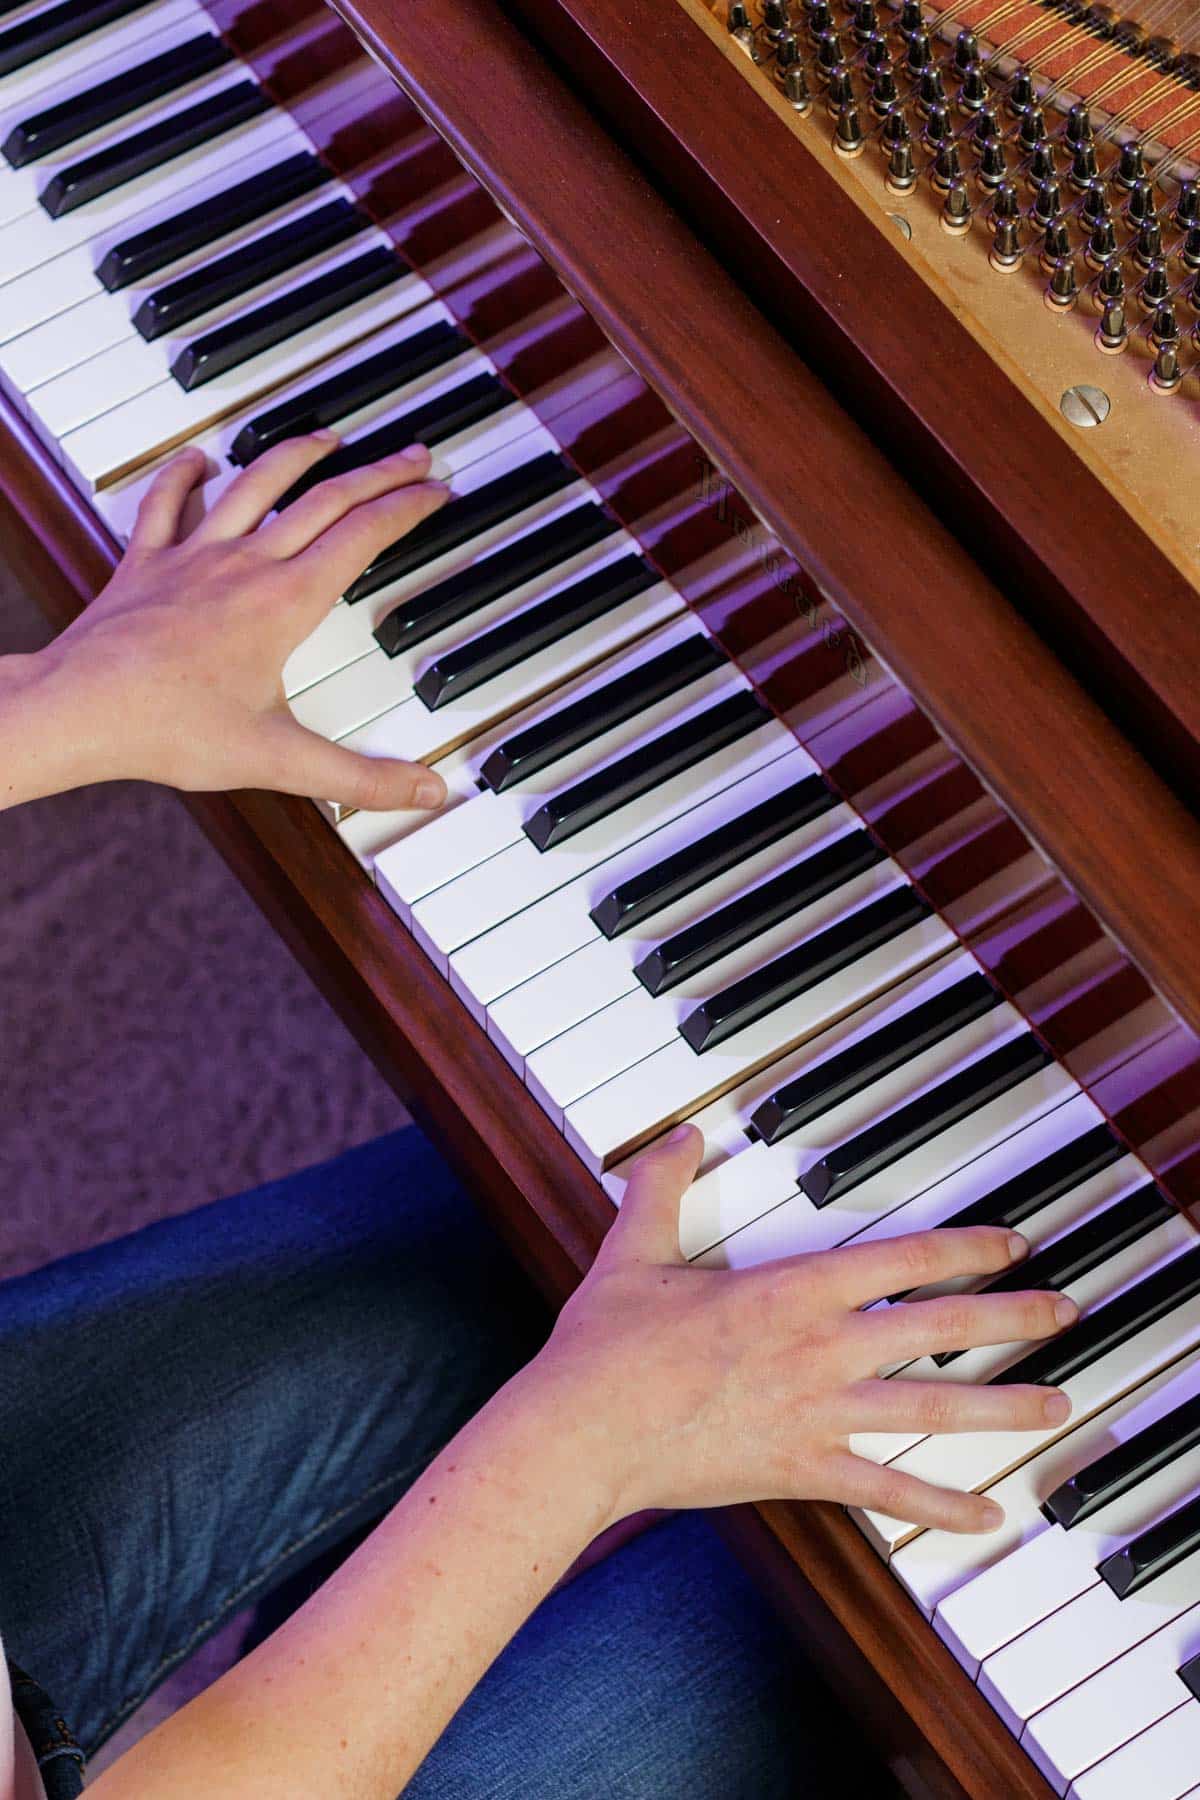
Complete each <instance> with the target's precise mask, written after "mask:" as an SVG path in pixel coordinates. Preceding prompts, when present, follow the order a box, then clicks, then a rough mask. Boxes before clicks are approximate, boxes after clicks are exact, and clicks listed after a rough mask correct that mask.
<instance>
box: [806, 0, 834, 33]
mask: <svg viewBox="0 0 1200 1800" xmlns="http://www.w3.org/2000/svg"><path fill="white" fill-rule="evenodd" d="M832 30H833V12H832V10H831V9H830V5H829V0H809V6H808V35H809V36H810V37H811V38H813V39H814V40H815V39H817V38H819V37H821V36H822V35H823V34H824V33H825V32H826V31H832Z"/></svg>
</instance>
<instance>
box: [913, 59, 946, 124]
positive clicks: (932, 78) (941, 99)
mask: <svg viewBox="0 0 1200 1800" xmlns="http://www.w3.org/2000/svg"><path fill="white" fill-rule="evenodd" d="M945 104H946V84H945V82H944V81H943V80H942V71H941V70H940V69H939V68H938V66H937V64H936V63H929V64H928V66H927V67H926V68H924V69H922V70H921V79H920V81H919V82H918V83H917V111H918V112H921V113H925V114H926V115H928V114H929V113H931V112H932V111H933V109H934V107H935V106H945Z"/></svg>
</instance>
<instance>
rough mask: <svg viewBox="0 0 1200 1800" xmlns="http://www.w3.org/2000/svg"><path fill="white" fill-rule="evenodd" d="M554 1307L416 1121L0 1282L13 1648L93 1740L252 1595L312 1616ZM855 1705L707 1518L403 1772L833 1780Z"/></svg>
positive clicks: (7, 1635) (566, 1608)
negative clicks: (530, 1284)
mask: <svg viewBox="0 0 1200 1800" xmlns="http://www.w3.org/2000/svg"><path fill="white" fill-rule="evenodd" d="M546 1329H547V1321H546V1319H545V1316H544V1314H543V1312H542V1310H541V1308H540V1306H539V1304H538V1302H537V1301H536V1299H535V1298H534V1296H533V1295H532V1293H531V1292H530V1290H529V1289H528V1288H527V1286H526V1284H525V1282H524V1280H523V1278H522V1277H521V1275H520V1273H519V1272H518V1271H517V1270H516V1269H515V1268H514V1266H513V1265H512V1264H511V1262H510V1261H509V1259H508V1257H507V1255H506V1254H505V1252H504V1250H503V1249H502V1247H501V1246H500V1245H499V1243H498V1242H497V1241H496V1240H495V1239H494V1237H493V1236H492V1235H491V1233H490V1232H489V1231H488V1230H487V1229H486V1227H485V1226H484V1225H483V1224H482V1223H481V1222H480V1220H479V1218H478V1217H477V1215H476V1214H475V1213H474V1212H473V1210H472V1208H471V1206H470V1204H469V1203H468V1201H467V1200H466V1198H465V1196H464V1195H463V1193H462V1191H461V1189H460V1188H459V1187H458V1185H457V1183H456V1182H455V1179H454V1177H453V1176H452V1175H451V1174H450V1172H449V1170H448V1169H447V1168H446V1166H445V1164H444V1163H442V1162H441V1161H440V1159H439V1158H438V1157H437V1156H436V1155H435V1154H434V1152H433V1151H432V1150H431V1149H430V1148H429V1146H428V1145H427V1144H426V1142H425V1140H424V1139H423V1138H422V1137H421V1136H420V1135H419V1134H418V1133H417V1132H416V1131H415V1130H407V1131H403V1132H398V1133H396V1134H394V1135H393V1136H391V1137H387V1138H383V1139H381V1140H379V1141H378V1142H377V1143H374V1144H370V1145H368V1146H366V1147H365V1148H363V1149H360V1150H355V1151H351V1152H350V1153H349V1154H348V1155H346V1156H343V1157H341V1158H340V1159H338V1160H337V1161H336V1162H333V1163H330V1164H327V1165H326V1166H324V1167H322V1168H318V1169H313V1170H309V1171H307V1172H306V1173H305V1174H303V1175H299V1176H296V1177H293V1178H290V1179H288V1180H285V1181H279V1182H274V1183H272V1184H270V1185H269V1186H267V1187H263V1188H260V1189H258V1190H257V1191H256V1192H254V1193H250V1194H244V1195H240V1196H237V1197H236V1198H233V1199H230V1200H223V1201H218V1202H216V1203H214V1204H213V1205H211V1206H206V1207H202V1208H200V1209H199V1210H198V1211H196V1212H193V1213H191V1214H189V1215H187V1216H185V1217H183V1218H177V1219H171V1220H167V1221H164V1222H163V1223H161V1224H158V1225H154V1226H151V1227H150V1228H149V1229H147V1230H143V1231H141V1232H139V1233H137V1234H136V1235H134V1236H131V1237H128V1238H125V1239H122V1240H120V1241H118V1242H116V1243H111V1244H105V1245H102V1246H100V1247H98V1248H96V1249H93V1250H89V1251H86V1252H84V1253H83V1254H82V1255H78V1256H73V1257H70V1258H67V1259H65V1260H64V1261H62V1262H59V1263H56V1264H53V1265H51V1266H50V1267H48V1268H45V1269H41V1270H38V1271H36V1272H35V1273H33V1274H30V1275H27V1276H22V1277H20V1278H18V1279H16V1280H13V1281H11V1282H9V1283H7V1284H6V1285H4V1286H2V1287H0V1422H2V1423H0V1431H2V1434H3V1435H2V1442H0V1633H2V1634H3V1636H4V1640H5V1645H6V1648H7V1650H8V1652H9V1654H10V1655H11V1656H12V1657H13V1659H14V1660H15V1661H16V1662H17V1663H19V1664H20V1665H21V1666H22V1667H23V1668H24V1669H26V1670H28V1672H29V1673H30V1675H32V1676H33V1677H34V1679H35V1681H36V1682H37V1683H39V1684H40V1686H41V1687H42V1688H44V1689H46V1690H48V1692H49V1693H50V1694H51V1695H52V1696H53V1697H54V1700H55V1702H56V1705H57V1707H59V1708H61V1709H62V1712H63V1714H64V1715H65V1717H66V1718H67V1720H68V1721H69V1722H70V1724H71V1725H72V1726H73V1728H74V1731H75V1733H76V1735H77V1737H78V1738H79V1740H80V1742H81V1743H82V1744H83V1746H84V1748H85V1749H86V1750H88V1751H94V1750H95V1749H96V1748H97V1747H98V1746H99V1745H100V1744H101V1743H103V1742H104V1740H105V1739H106V1738H107V1737H108V1736H109V1735H110V1734H111V1733H112V1732H113V1731H115V1730H116V1728H117V1726H118V1725H120V1724H121V1723H122V1721H123V1720H124V1719H125V1718H127V1717H128V1715H129V1714H130V1713H131V1712H132V1711H133V1710H134V1709H135V1708H136V1707H137V1706H138V1705H139V1704H140V1703H141V1701H142V1700H143V1699H144V1698H145V1697H146V1695H147V1694H149V1693H150V1692H151V1691H152V1689H153V1688H154V1687H155V1686H156V1685H157V1684H158V1683H159V1682H160V1681H162V1679H163V1678H164V1677H165V1676H166V1675H167V1674H169V1673H170V1671H171V1670H172V1669H174V1668H175V1667H176V1666H177V1665H178V1664H179V1663H181V1662H182V1661H183V1660H184V1659H185V1658H186V1657H187V1656H188V1655H189V1654H190V1653H191V1652H192V1651H193V1650H194V1649H195V1648H196V1647H197V1646H198V1645H199V1644H200V1643H202V1642H203V1641H204V1639H205V1638H207V1637H208V1636H210V1635H211V1634H212V1633H213V1632H215V1631H216V1630H217V1629H218V1628H219V1627H220V1626H221V1625H222V1624H223V1623H224V1622H225V1621H226V1620H227V1619H228V1618H229V1617H230V1616H231V1615H232V1614H233V1613H235V1612H237V1611H239V1610H240V1609H242V1608H244V1607H245V1606H246V1605H247V1604H248V1603H250V1602H251V1601H254V1600H260V1601H262V1602H263V1604H264V1608H269V1607H270V1606H271V1605H272V1604H275V1605H276V1607H278V1606H279V1604H280V1597H281V1596H282V1597H283V1605H284V1609H285V1610H286V1606H287V1605H288V1604H290V1603H291V1602H292V1601H293V1600H294V1599H295V1598H297V1597H299V1595H300V1593H301V1592H302V1591H303V1588H304V1586H305V1584H306V1583H311V1581H312V1579H313V1577H312V1575H311V1573H310V1571H311V1570H312V1569H318V1570H319V1569H321V1568H322V1567H323V1566H324V1565H325V1564H327V1563H328V1562H329V1560H330V1559H331V1558H336V1557H337V1556H338V1555H340V1554H341V1551H342V1548H343V1547H344V1546H345V1545H346V1544H347V1543H348V1542H350V1541H353V1539H354V1538H355V1536H356V1535H361V1534H362V1532H363V1531H364V1530H365V1528H366V1527H367V1526H368V1525H369V1524H370V1523H371V1522H372V1521H373V1520H374V1519H376V1518H377V1517H378V1516H379V1515H380V1514H381V1513H382V1512H384V1511H385V1510H386V1509H387V1507H388V1506H389V1505H391V1503H392V1502H393V1501H394V1500H396V1499H397V1497H398V1496H399V1495H400V1494H401V1493H403V1491H404V1490H405V1488H406V1487H407V1486H408V1485H409V1483H410V1482H411V1481H412V1480H413V1479H414V1477H415V1476H416V1475H417V1474H418V1473H419V1472H420V1470H421V1469H422V1468H423V1467H424V1466H425V1464H426V1463H427V1462H428V1461H429V1460H430V1459H431V1457H433V1456H434V1455H435V1454H436V1453H437V1451H438V1450H439V1448H440V1447H441V1446H442V1445H443V1444H444V1443H445V1442H446V1441H447V1439H448V1438H450V1437H451V1436H452V1435H453V1433H454V1432H455V1431H456V1430H457V1429H458V1428H459V1427H460V1426H461V1425H462V1424H463V1423H464V1421H465V1420H466V1419H468V1418H469V1417H470V1416H471V1414H472V1413H473V1412H475V1411H476V1410H477V1409H478V1407H479V1406H480V1405H481V1404H482V1403H483V1402H484V1401H485V1400H486V1399H487V1398H488V1396H489V1395H490V1394H492V1393H493V1392H494V1391H495V1389H496V1388H497V1387H498V1386H499V1385H500V1384H501V1383H502V1382H503V1381H504V1380H505V1379H506V1378H507V1377H508V1376H509V1375H510V1374H511V1373H512V1372H513V1371H514V1370H515V1369H516V1368H518V1367H519V1366H520V1365H521V1363H522V1362H523V1361H524V1360H525V1359H526V1358H527V1357H528V1356H529V1355H530V1354H531V1353H532V1352H533V1351H534V1350H535V1349H536V1348H537V1345H538V1343H539V1342H540V1340H541V1338H542V1337H543V1336H544V1334H545V1331H546ZM272 1596H274V1600H272ZM289 1596H290V1597H291V1599H290V1600H289ZM829 1714H830V1708H829V1704H828V1699H827V1696H826V1695H825V1694H824V1692H823V1690H822V1689H821V1688H820V1686H819V1684H818V1683H817V1682H816V1678H815V1677H814V1675H813V1674H812V1672H811V1671H810V1670H808V1669H807V1668H806V1667H805V1665H804V1663H803V1661H802V1659H801V1658H800V1656H799V1654H798V1653H797V1651H796V1650H795V1648H794V1647H793V1646H792V1645H791V1643H790V1642H789V1641H787V1640H785V1638H784V1636H783V1634H782V1632H781V1630H780V1628H779V1627H778V1625H777V1624H776V1622H775V1620H774V1618H773V1617H772V1616H771V1615H770V1614H769V1613H768V1611H767V1609H766V1608H765V1606H764V1604H763V1603H762V1601H761V1600H760V1598H759V1596H758V1594H757V1592H756V1591H755V1590H754V1589H753V1588H752V1587H751V1585H750V1584H749V1582H748V1581H747V1579H746V1578H745V1577H744V1576H743V1574H742V1573H741V1571H740V1570H739V1568H738V1567H737V1566H736V1564H735V1563H734V1562H733V1561H732V1559H731V1558H730V1556H729V1555H728V1554H727V1552H726V1551H725V1550H724V1549H723V1548H722V1546H721V1545H720V1544H719V1542H718V1540H717V1539H716V1537H715V1536H714V1535H713V1534H712V1532H711V1531H710V1530H709V1528H708V1527H707V1526H706V1525H705V1523H704V1522H703V1520H702V1519H701V1518H700V1517H698V1516H692V1517H681V1518H679V1519H677V1520H674V1521H672V1522H671V1523H668V1524H666V1525H664V1526H661V1527H659V1528H658V1529H656V1530H654V1531H652V1532H650V1533H648V1534H647V1535H645V1536H644V1537H642V1538H641V1539H639V1540H637V1541H635V1542H634V1543H633V1544H631V1545H629V1546H627V1547H626V1548H624V1549H623V1550H621V1551H619V1552H618V1553H616V1554H615V1555H613V1556H611V1557H610V1558H608V1559H607V1560H606V1561H605V1562H603V1563H601V1564H599V1565H598V1566H597V1567H595V1568H594V1569H592V1570H590V1571H588V1572H587V1573H586V1574H584V1575H583V1576H581V1577H580V1578H579V1579H578V1580H577V1581H575V1582H574V1583H572V1584H571V1585H569V1586H568V1587H567V1588H565V1589H564V1590H562V1591H561V1592H560V1593H558V1594H556V1595H554V1596H552V1597H551V1598H550V1599H549V1600H547V1601H546V1603H545V1604H544V1605H543V1606H542V1607H541V1608H540V1609H539V1611H538V1612H537V1613H536V1614H535V1615H534V1617H533V1618H532V1619H531V1620H530V1621H529V1623H528V1624H527V1625H526V1626H525V1628H524V1630H523V1631H522V1632H521V1633H520V1634H519V1635H518V1637H517V1638H516V1639H515V1640H514V1642H513V1643H512V1644H511V1646H510V1647H509V1648H508V1650H507V1651H506V1652H505V1653H504V1654H503V1655H502V1656H501V1657H500V1659H499V1661H498V1662H497V1663H496V1665H495V1666H494V1667H493V1669H492V1670H491V1671H490V1673H489V1674H488V1675H487V1676H486V1677H485V1678H484V1680H483V1681H482V1682H481V1683H480V1685H479V1687H478V1688H477V1689H476V1691H475V1693H474V1694H473V1695H472V1696H471V1698H470V1699H469V1700H468V1702H467V1704H466V1705H465V1706H464V1707H463V1709H462V1710H461V1711H460V1713H459V1714H458V1716H457V1717H456V1718H455V1719H454V1721H453V1722H452V1724H451V1725H450V1727H449V1728H448V1730H447V1731H446V1732H445V1733H444V1735H443V1736H442V1738H441V1740H440V1741H439V1743H438V1744H437V1745H436V1747H435V1748H434V1750H433V1751H432V1753H431V1754H430V1756H429V1757H428V1758H427V1759H426V1761H425V1763H424V1764H423V1765H422V1767H421V1769H420V1770H419V1771H418V1772H417V1774H416V1775H415V1777H414V1778H413V1780H412V1782H411V1783H410V1784H409V1787H408V1788H407V1789H406V1790H405V1791H406V1795H407V1796H410V1797H411V1800H457V1797H460V1796H461V1797H462V1800H466V1797H467V1796H470V1797H471V1800H479V1797H480V1796H495V1797H496V1800H502V1797H504V1796H509V1795H511V1796H513V1797H514V1800H516V1797H517V1796H520V1800H572V1797H573V1796H576V1795H578V1796H580V1797H582V1796H585V1795H586V1796H587V1797H588V1800H601V1797H605V1796H610V1795H611V1796H620V1797H622V1800H626V1797H627V1800H666V1797H670V1800H675V1797H676V1796H684V1795H686V1796H687V1797H688V1800H710V1797H711V1800H741V1797H743V1796H744V1797H745V1800H775V1796H780V1797H782V1796H785V1795H792V1794H804V1795H806V1796H812V1797H813V1800H816V1797H818V1796H821V1795H824V1794H826V1793H829V1794H833V1793H834V1792H835V1776H834V1772H833V1771H834V1769H835V1767H836V1762H835V1759H841V1760H842V1763H843V1766H842V1769H841V1777H840V1780H838V1781H837V1785H836V1791H837V1792H839V1793H844V1791H845V1782H846V1771H845V1766H844V1759H845V1756H846V1744H845V1742H844V1739H843V1738H842V1736H841V1733H840V1731H838V1730H835V1729H833V1728H831V1726H830V1719H829ZM350 1723H351V1725H352V1723H353V1721H350ZM867 1791H868V1792H869V1793H871V1794H872V1795H883V1794H885V1793H889V1792H891V1791H892V1790H891V1788H890V1786H889V1785H888V1783H887V1782H886V1779H885V1778H882V1777H881V1778H880V1780H879V1783H878V1784H872V1785H871V1786H869V1787H868V1789H867Z"/></svg>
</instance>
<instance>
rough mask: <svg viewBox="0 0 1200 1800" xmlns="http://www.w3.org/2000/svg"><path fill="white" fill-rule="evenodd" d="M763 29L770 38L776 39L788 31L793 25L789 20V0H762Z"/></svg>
mask: <svg viewBox="0 0 1200 1800" xmlns="http://www.w3.org/2000/svg"><path fill="white" fill-rule="evenodd" d="M762 20H763V29H764V30H765V31H766V33H767V36H768V37H774V36H776V35H777V34H778V33H779V32H781V31H786V30H787V29H788V27H789V26H790V24H791V20H790V19H789V18H788V7H787V0H762Z"/></svg>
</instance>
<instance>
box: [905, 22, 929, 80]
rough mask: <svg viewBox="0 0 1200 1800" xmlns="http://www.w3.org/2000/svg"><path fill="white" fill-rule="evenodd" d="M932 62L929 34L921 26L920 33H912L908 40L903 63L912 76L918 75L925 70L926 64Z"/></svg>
mask: <svg viewBox="0 0 1200 1800" xmlns="http://www.w3.org/2000/svg"><path fill="white" fill-rule="evenodd" d="M932 60H933V46H932V45H931V44H930V42H929V33H928V32H927V31H926V30H925V28H924V26H922V27H921V29H920V31H914V32H913V34H912V36H911V37H910V38H909V40H908V49H907V51H906V52H905V61H906V62H907V64H908V67H909V70H910V72H911V73H912V74H913V75H919V74H920V73H921V70H922V69H923V68H925V66H926V65H927V64H928V63H930V62H932Z"/></svg>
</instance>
